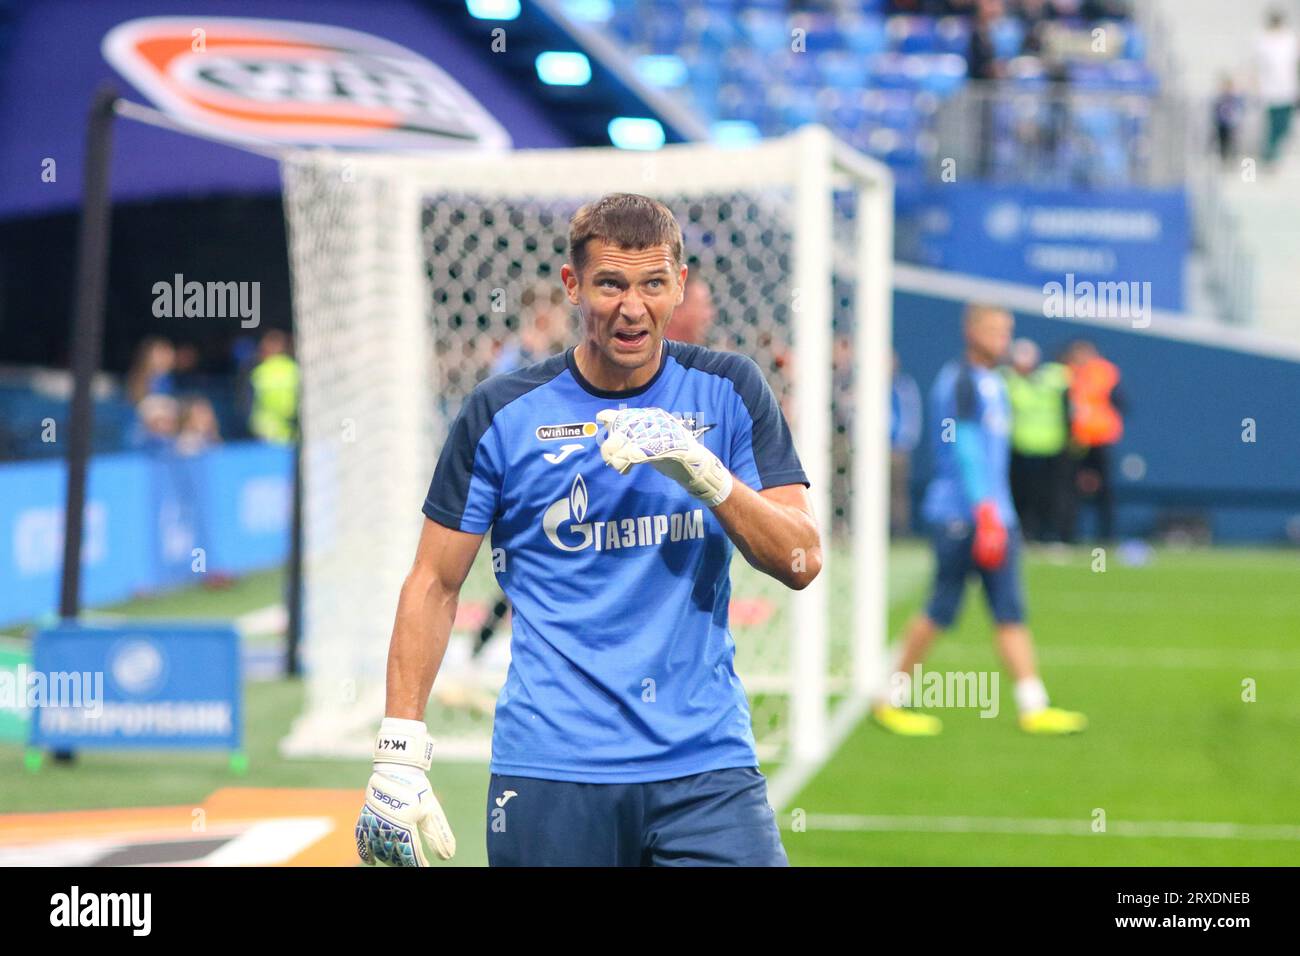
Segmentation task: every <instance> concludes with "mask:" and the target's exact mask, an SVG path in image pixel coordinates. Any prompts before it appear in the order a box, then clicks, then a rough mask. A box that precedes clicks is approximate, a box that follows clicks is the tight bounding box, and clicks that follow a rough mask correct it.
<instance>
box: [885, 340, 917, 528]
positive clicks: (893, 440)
mask: <svg viewBox="0 0 1300 956" xmlns="http://www.w3.org/2000/svg"><path fill="white" fill-rule="evenodd" d="M920 440H921V390H920V389H919V388H917V386H916V379H914V378H912V376H910V375H908V374H907V373H906V372H904V371H903V370H902V369H901V368H900V367H899V364H898V353H897V352H895V353H894V379H893V386H892V388H891V389H890V395H889V530H890V533H891V534H895V535H901V534H907V533H908V532H909V531H910V530H911V529H912V452H913V450H914V449H915V448H916V446H917V443H918V442H920Z"/></svg>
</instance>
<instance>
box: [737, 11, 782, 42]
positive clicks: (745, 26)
mask: <svg viewBox="0 0 1300 956" xmlns="http://www.w3.org/2000/svg"><path fill="white" fill-rule="evenodd" d="M740 29H741V31H742V32H743V33H744V34H745V36H746V37H748V39H749V42H750V43H751V44H753V47H754V49H755V50H757V51H759V52H761V53H775V52H777V51H778V50H788V49H790V31H789V30H788V29H787V28H786V23H785V16H784V15H782V14H781V13H778V12H776V11H774V10H754V9H751V10H746V11H745V12H744V13H742V14H741V15H740Z"/></svg>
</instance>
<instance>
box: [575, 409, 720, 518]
mask: <svg viewBox="0 0 1300 956" xmlns="http://www.w3.org/2000/svg"><path fill="white" fill-rule="evenodd" d="M596 421H598V422H600V423H601V424H602V425H604V426H605V428H606V430H607V431H608V433H609V437H608V438H606V439H605V440H604V441H603V442H602V443H601V446H600V457H601V458H603V459H605V464H607V465H609V466H610V467H611V468H613V469H614V470H615V471H617V472H618V473H619V474H620V475H626V474H627V473H628V469H630V468H631V467H632V466H633V465H639V464H642V463H645V462H648V463H649V464H650V465H651V466H652V467H654V469H655V470H656V471H658V472H660V473H662V474H665V475H667V476H668V477H669V478H671V479H672V480H673V481H675V482H677V483H678V484H679V485H681V486H682V487H683V488H685V489H686V490H687V491H688V492H689V493H690V494H691V495H692V496H693V497H695V498H698V499H699V500H700V501H703V502H704V503H705V504H707V505H708V506H709V507H711V508H713V507H716V506H718V505H720V504H722V503H723V502H724V501H726V500H727V496H728V495H730V494H731V488H732V484H733V480H734V479H733V478H732V476H731V472H729V471H728V470H727V467H726V466H725V465H724V464H723V463H722V462H721V461H720V460H719V459H718V456H717V455H715V454H714V453H713V452H711V451H709V450H708V449H707V448H705V447H704V445H703V444H702V443H701V442H700V440H699V439H698V438H696V437H695V436H694V435H692V434H691V432H690V429H688V428H687V427H686V426H685V425H683V424H682V423H681V422H680V421H678V420H677V419H676V418H674V417H673V416H672V415H669V414H668V413H667V412H666V411H664V410H663V409H662V408H622V409H613V408H606V409H603V410H601V411H599V412H597V413H596Z"/></svg>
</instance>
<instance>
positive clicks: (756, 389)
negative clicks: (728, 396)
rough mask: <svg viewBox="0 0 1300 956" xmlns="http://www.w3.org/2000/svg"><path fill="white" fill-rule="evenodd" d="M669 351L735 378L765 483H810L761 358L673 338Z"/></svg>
mask: <svg viewBox="0 0 1300 956" xmlns="http://www.w3.org/2000/svg"><path fill="white" fill-rule="evenodd" d="M668 354H670V355H671V356H672V357H673V358H674V359H676V360H677V361H678V362H679V363H681V365H682V366H683V367H684V368H687V369H695V370H697V371H700V372H705V373H706V374H709V375H717V376H720V377H722V378H725V379H727V380H728V381H730V382H731V384H732V387H733V388H735V390H736V393H737V394H738V395H739V396H740V400H741V401H742V402H743V403H744V405H745V410H746V411H747V412H748V413H749V420H750V427H751V429H752V433H751V436H750V441H751V445H752V447H753V450H754V465H755V467H756V468H757V469H758V475H759V480H760V481H761V482H762V483H763V485H764V487H766V486H767V484H768V480H769V479H773V480H775V481H776V482H777V483H785V482H787V481H788V482H789V483H792V484H793V483H795V482H802V483H805V484H806V483H807V478H806V477H805V476H804V474H803V468H802V466H801V465H800V463H799V456H798V453H797V452H796V451H795V448H794V440H793V438H792V437H791V435H790V428H789V426H788V425H787V424H786V420H785V415H784V414H783V413H782V412H781V406H780V405H779V404H778V403H777V400H776V395H775V394H774V393H773V392H772V388H771V386H769V385H768V384H767V379H765V378H764V377H763V372H762V370H761V369H760V368H759V367H758V363H757V362H755V361H754V360H753V359H752V358H750V357H749V356H748V355H744V354H741V353H740V352H715V351H714V350H713V349H707V348H705V347H704V346H702V345H692V344H689V343H686V342H674V341H672V340H669V341H668Z"/></svg>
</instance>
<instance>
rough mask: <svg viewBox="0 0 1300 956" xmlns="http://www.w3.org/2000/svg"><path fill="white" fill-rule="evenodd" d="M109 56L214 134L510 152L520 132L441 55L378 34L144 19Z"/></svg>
mask: <svg viewBox="0 0 1300 956" xmlns="http://www.w3.org/2000/svg"><path fill="white" fill-rule="evenodd" d="M103 53H104V58H105V59H106V60H108V62H109V63H111V64H112V65H113V66H114V67H115V68H116V69H117V71H118V72H119V73H121V74H122V75H123V76H125V77H126V78H127V79H128V80H130V81H131V83H132V84H134V85H135V87H136V88H137V89H138V90H139V91H140V92H141V93H143V94H144V95H145V96H146V97H148V98H149V99H150V100H151V101H152V102H153V103H154V104H155V105H156V106H157V107H158V108H159V109H161V110H162V111H163V112H165V113H167V114H169V115H170V116H172V117H173V118H174V119H176V120H177V121H179V122H181V123H183V124H185V125H186V126H189V127H190V128H192V129H194V130H195V132H197V133H199V134H201V135H206V136H209V137H212V138H214V139H226V140H236V141H245V142H260V143H274V144H298V145H329V146H335V147H342V148H353V149H506V148H509V146H510V136H509V134H508V133H507V132H506V130H505V128H504V127H503V126H502V125H501V124H500V123H498V122H497V121H496V120H495V119H494V118H493V117H492V115H491V114H490V113H488V111H487V110H485V109H484V108H483V106H482V105H481V104H480V103H479V102H478V101H477V100H476V99H474V97H473V96H471V95H470V94H469V92H467V91H466V90H465V88H464V87H462V86H461V85H460V84H459V83H457V82H456V81H455V80H454V79H452V78H451V76H449V75H448V74H447V73H446V72H445V71H444V70H442V69H441V68H439V67H438V66H436V65H435V64H434V63H432V62H430V61H429V60H427V59H425V58H424V57H422V56H420V55H419V54H418V53H415V52H413V51H411V50H408V49H407V48H405V47H403V46H399V45H397V44H396V43H392V42H390V41H388V40H385V39H382V38H380V37H377V36H372V35H371V34H368V33H359V32H357V31H356V30H347V29H343V28H342V27H333V26H325V25H323V24H317V23H297V22H294V21H291V20H263V19H247V18H234V17H210V16H204V15H201V14H196V15H193V16H188V17H144V18H142V19H138V20H128V21H127V22H125V23H121V24H118V25H117V26H116V27H114V28H113V29H111V30H110V31H109V32H108V33H107V34H105V36H104V40H103Z"/></svg>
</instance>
